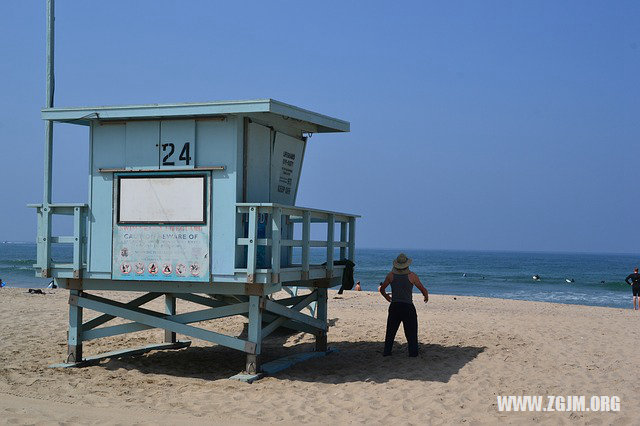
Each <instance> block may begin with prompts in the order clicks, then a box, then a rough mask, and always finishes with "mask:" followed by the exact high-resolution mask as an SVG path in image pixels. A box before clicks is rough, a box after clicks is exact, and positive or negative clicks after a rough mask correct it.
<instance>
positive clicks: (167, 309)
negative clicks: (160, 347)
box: [164, 294, 177, 343]
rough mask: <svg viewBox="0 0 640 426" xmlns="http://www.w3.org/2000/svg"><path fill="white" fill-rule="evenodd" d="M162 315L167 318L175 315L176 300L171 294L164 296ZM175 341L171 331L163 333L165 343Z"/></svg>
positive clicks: (174, 334)
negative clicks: (165, 315)
mask: <svg viewBox="0 0 640 426" xmlns="http://www.w3.org/2000/svg"><path fill="white" fill-rule="evenodd" d="M164 313H165V314H167V315H168V316H169V317H171V316H173V315H175V314H176V298H175V297H174V296H173V295H171V294H165V295H164ZM176 340H177V339H176V333H174V332H173V331H171V330H165V331H164V341H165V343H175V342H176Z"/></svg>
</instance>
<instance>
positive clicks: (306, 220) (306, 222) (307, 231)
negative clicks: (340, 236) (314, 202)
mask: <svg viewBox="0 0 640 426" xmlns="http://www.w3.org/2000/svg"><path fill="white" fill-rule="evenodd" d="M310 239H311V213H309V211H306V210H305V211H304V212H303V213H302V279H303V280H308V279H309V241H310Z"/></svg>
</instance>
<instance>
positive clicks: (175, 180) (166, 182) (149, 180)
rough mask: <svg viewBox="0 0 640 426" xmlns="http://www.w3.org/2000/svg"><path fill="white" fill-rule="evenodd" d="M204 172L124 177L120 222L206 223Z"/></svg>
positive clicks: (121, 182) (121, 180) (121, 186)
mask: <svg viewBox="0 0 640 426" xmlns="http://www.w3.org/2000/svg"><path fill="white" fill-rule="evenodd" d="M204 188H205V178H204V176H190V177H185V176H180V177H144V178H143V177H139V178H138V177H137V178H126V177H122V178H120V203H119V211H118V213H119V215H118V218H119V222H120V223H204V222H205V217H204V211H205V209H204V201H205V196H204Z"/></svg>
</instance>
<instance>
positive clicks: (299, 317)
mask: <svg viewBox="0 0 640 426" xmlns="http://www.w3.org/2000/svg"><path fill="white" fill-rule="evenodd" d="M264 307H265V309H266V310H268V311H269V312H272V313H274V314H277V315H280V316H283V317H286V318H289V319H292V320H294V321H299V322H301V323H303V324H307V325H310V326H312V327H316V328H317V329H319V330H324V331H326V330H327V324H326V322H323V321H321V320H318V319H317V318H313V317H310V316H308V315H305V314H303V313H301V312H298V311H296V310H295V309H291V308H287V307H285V306H282V305H280V304H278V303H276V302H273V301H271V300H267V301H265V305H264Z"/></svg>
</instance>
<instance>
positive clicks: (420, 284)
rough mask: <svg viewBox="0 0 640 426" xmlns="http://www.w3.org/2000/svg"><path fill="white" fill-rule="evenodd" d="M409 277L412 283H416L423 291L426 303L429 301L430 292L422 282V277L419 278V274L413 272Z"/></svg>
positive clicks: (421, 291)
mask: <svg viewBox="0 0 640 426" xmlns="http://www.w3.org/2000/svg"><path fill="white" fill-rule="evenodd" d="M409 279H410V281H411V283H412V284H413V285H415V286H416V287H417V288H418V290H420V293H422V295H423V296H424V303H427V302H428V301H429V292H428V291H427V289H426V288H425V286H423V285H422V283H421V282H420V278H418V276H417V275H416V274H414V273H413V272H412V273H411V275H410V276H409Z"/></svg>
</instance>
